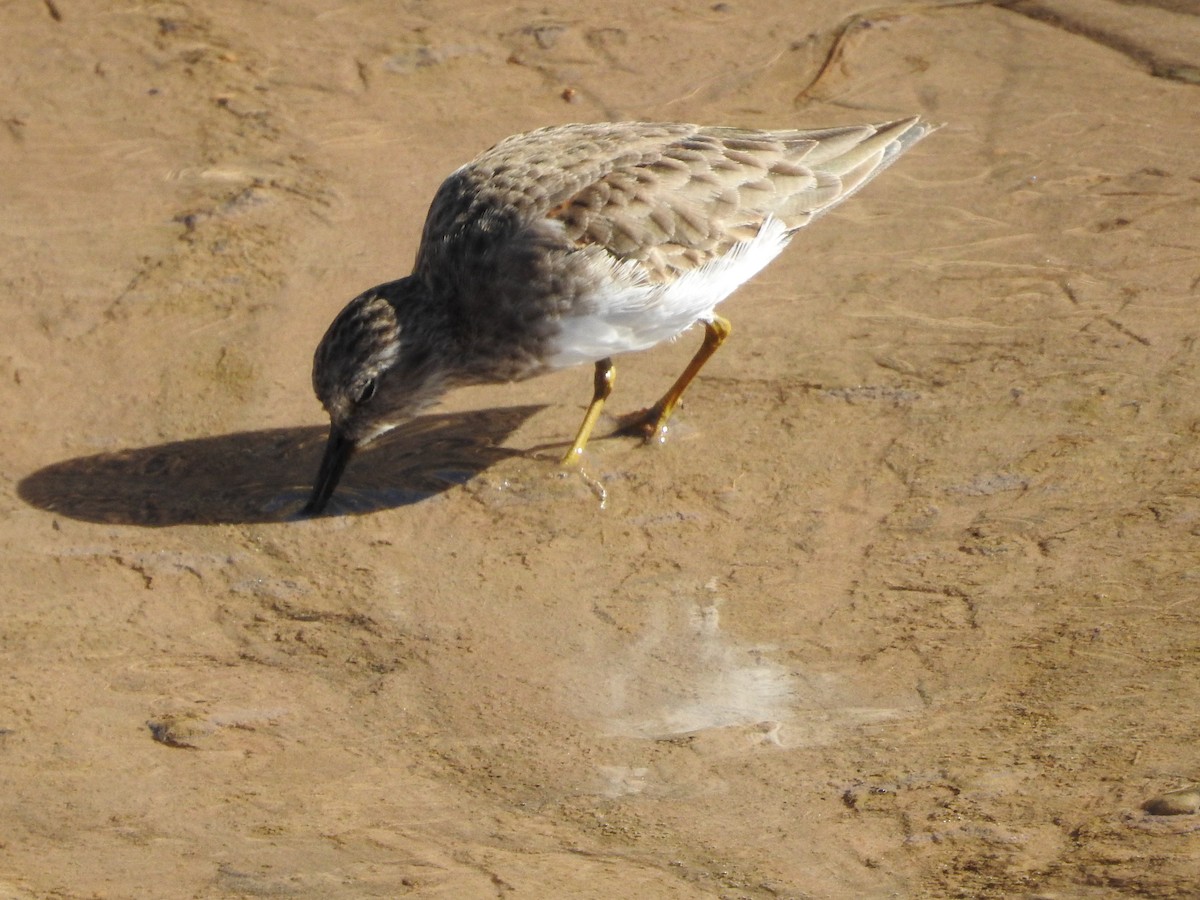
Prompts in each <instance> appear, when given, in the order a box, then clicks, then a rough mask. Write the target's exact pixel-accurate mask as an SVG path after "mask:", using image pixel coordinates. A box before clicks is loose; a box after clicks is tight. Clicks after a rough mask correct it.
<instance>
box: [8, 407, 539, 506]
mask: <svg viewBox="0 0 1200 900" xmlns="http://www.w3.org/2000/svg"><path fill="white" fill-rule="evenodd" d="M543 408H544V407H542V406H512V407H505V408H502V409H488V410H480V411H474V412H466V413H448V414H443V415H433V416H421V417H419V418H416V419H413V420H412V421H411V422H408V423H406V424H404V425H402V426H400V427H398V428H395V429H393V430H392V431H391V432H389V433H388V435H387V436H386V437H384V438H381V439H380V440H379V441H377V442H375V443H374V444H372V445H370V446H369V447H367V448H365V449H363V450H360V451H359V452H358V453H356V454H355V456H354V458H353V459H352V460H351V462H350V466H349V468H348V469H347V470H346V474H345V476H344V477H343V479H342V482H341V484H339V485H338V490H337V493H336V494H334V497H333V500H332V501H331V502H330V504H329V507H327V509H326V512H325V515H338V514H348V515H364V514H366V513H372V512H377V511H379V510H382V509H391V508H394V507H398V506H407V505H409V504H412V503H418V502H420V501H422V500H425V499H427V498H429V497H432V496H434V495H435V494H438V493H441V492H442V491H445V490H448V489H450V488H452V487H454V486H455V485H459V484H463V483H464V482H466V481H469V480H470V479H471V478H473V477H474V476H475V475H477V474H479V473H480V472H482V471H483V470H485V469H487V468H488V467H489V466H492V465H494V464H496V463H498V462H499V461H501V460H503V459H507V458H509V457H512V456H520V455H522V452H521V451H520V450H512V449H506V448H504V447H501V446H498V445H499V444H501V443H502V442H503V441H504V440H505V439H506V438H507V437H508V436H509V435H510V434H512V432H514V431H516V430H517V429H518V428H519V427H520V426H521V425H522V424H523V423H524V422H525V421H526V420H527V419H528V418H529V417H530V416H532V415H533V414H534V413H535V412H537V411H539V410H541V409H543ZM327 434H328V431H327V429H325V428H316V427H314V428H274V429H269V430H265V431H243V432H237V433H234V434H226V435H220V436H218V437H210V438H198V439H196V440H188V441H173V442H171V443H168V444H157V445H155V446H151V447H138V448H134V449H130V450H120V451H117V452H114V453H98V454H96V455H94V456H81V457H77V458H75V459H67V460H63V461H62V462H57V463H54V464H53V465H50V466H46V467H45V468H43V469H39V470H38V471H36V472H34V473H32V474H31V475H28V476H26V477H25V478H24V479H22V480H21V482H20V484H19V485H18V486H17V493H18V495H19V496H20V497H21V499H22V500H24V501H25V502H26V503H28V504H30V505H31V506H36V507H38V508H40V509H44V510H47V511H48V512H53V513H56V514H58V515H62V516H67V517H69V518H72V519H80V520H82V521H85V522H102V523H107V524H123V525H141V526H144V527H148V528H160V527H165V526H170V525H236V524H249V523H256V522H258V523H261V522H284V521H288V520H291V519H295V518H297V517H298V513H299V510H300V508H301V506H302V505H303V503H304V501H305V500H306V499H307V497H308V493H309V490H310V488H311V485H312V479H313V477H314V476H315V475H316V472H317V464H318V463H319V462H320V459H321V453H322V451H323V450H324V446H325V439H326V436H327Z"/></svg>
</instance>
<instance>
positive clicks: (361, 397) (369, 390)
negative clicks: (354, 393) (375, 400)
mask: <svg viewBox="0 0 1200 900" xmlns="http://www.w3.org/2000/svg"><path fill="white" fill-rule="evenodd" d="M374 396H375V379H374V378H372V379H371V380H370V381H368V382H367V383H366V384H364V385H363V386H362V390H361V391H359V392H358V398H357V399H356V400H355V401H354V402H355V403H359V404H362V403H367V402H368V401H370V399H371V398H372V397H374Z"/></svg>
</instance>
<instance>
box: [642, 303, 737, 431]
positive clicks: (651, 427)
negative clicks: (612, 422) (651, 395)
mask: <svg viewBox="0 0 1200 900" xmlns="http://www.w3.org/2000/svg"><path fill="white" fill-rule="evenodd" d="M732 330H733V326H732V325H730V324H729V320H728V319H722V318H721V317H720V316H713V320H712V321H711V322H705V323H704V343H702V344H701V345H700V349H699V350H697V351H696V355H695V356H693V357H692V361H691V362H689V363H688V364H687V368H686V369H684V370H683V374H682V375H680V376H679V377H678V378H676V379H675V383H674V384H673V385H671V387H670V389H669V390H668V391H667V392H666V393H665V394H663V397H662V399H661V400H659V401H658V402H657V403H655V404H654V405H653V406H651V407H650V408H649V409H645V410H642V411H641V412H640V413H634V414H633V415H632V416H629V417H628V418H627V419H625V420H624V421H622V423H621V430H622V431H632V432H638V433H641V434H643V435H644V436H645V438H646V443H650V442H651V441H658V442H659V443H660V444H661V443H662V442H663V441H665V440H666V439H667V420H668V419H670V418H671V413H673V412H674V411H675V407H676V405H677V404H678V403H679V398H680V397H682V396H683V392H684V391H685V390H687V386H688V385H689V384H691V383H692V379H693V378H695V377H696V373H697V372H699V371H700V370H701V369H702V368H704V364H705V363H706V362H708V359H709V357H710V356H712V355H713V354H714V353H716V352H717V348H718V347H720V346H721V344H723V343H725V339H726V338H727V337H729V333H730V332H731V331H732Z"/></svg>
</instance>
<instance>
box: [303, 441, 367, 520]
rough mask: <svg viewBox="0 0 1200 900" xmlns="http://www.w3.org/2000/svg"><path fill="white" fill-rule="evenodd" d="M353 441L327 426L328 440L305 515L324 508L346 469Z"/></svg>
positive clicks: (316, 513)
mask: <svg viewBox="0 0 1200 900" xmlns="http://www.w3.org/2000/svg"><path fill="white" fill-rule="evenodd" d="M355 446H356V445H355V443H354V441H352V440H350V438H348V437H346V435H345V434H343V433H342V432H341V431H339V430H338V429H337V427H336V426H332V425H331V426H330V428H329V441H328V442H327V443H326V444H325V455H324V456H323V457H321V468H320V469H318V470H317V480H316V482H315V483H314V484H313V492H312V496H311V497H309V498H308V503H307V504H305V506H304V510H303V512H302V513H301V514H302V515H305V516H318V515H320V514H321V511H322V510H324V509H325V504H327V503H328V502H329V498H330V497H332V496H333V490H334V488H336V487H337V483H338V480H339V479H340V478H341V477H342V473H343V472H344V471H346V463H348V462H350V457H351V456H353V455H354V449H355Z"/></svg>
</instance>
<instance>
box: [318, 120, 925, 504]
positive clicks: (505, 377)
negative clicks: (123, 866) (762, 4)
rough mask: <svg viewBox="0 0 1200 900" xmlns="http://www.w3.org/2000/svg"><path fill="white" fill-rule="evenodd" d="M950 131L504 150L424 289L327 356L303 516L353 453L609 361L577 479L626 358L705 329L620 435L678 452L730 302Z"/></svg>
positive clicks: (549, 131)
mask: <svg viewBox="0 0 1200 900" xmlns="http://www.w3.org/2000/svg"><path fill="white" fill-rule="evenodd" d="M934 127H935V126H932V125H929V124H928V123H925V122H922V121H921V120H920V119H919V118H917V117H913V118H908V119H899V120H896V121H893V122H884V123H882V124H878V125H851V126H844V127H837V128H823V129H819V130H811V131H757V130H753V129H742V128H714V127H704V126H699V125H685V124H679V123H645V122H626V123H601V124H592V125H558V126H552V127H549V128H542V129H540V130H538V131H532V132H529V133H528V134H520V135H515V136H513V137H510V138H507V139H505V140H503V141H501V142H500V143H499V144H496V145H495V146H494V147H492V148H491V149H490V150H487V151H485V152H484V153H483V154H481V155H480V156H479V157H477V158H476V159H475V160H473V161H472V162H469V163H467V164H466V165H465V166H463V167H462V168H460V169H458V171H456V172H454V173H453V174H452V175H450V177H449V178H447V179H446V180H445V181H444V182H443V183H442V186H441V187H440V188H439V190H438V192H437V194H436V196H435V197H434V198H433V203H432V204H431V206H430V208H429V213H428V216H427V217H426V220H425V228H424V233H423V235H422V238H421V246H420V248H419V249H418V251H417V258H416V264H415V266H414V268H413V273H412V274H411V275H409V276H408V277H406V278H401V279H400V280H398V281H392V282H388V283H387V284H381V285H379V286H377V287H373V288H371V289H370V290H368V291H366V292H365V293H362V294H360V295H359V296H358V297H356V298H354V299H353V300H351V301H350V303H349V304H348V305H347V306H346V308H345V309H343V310H342V311H341V312H340V313H339V314H338V315H337V317H336V318H335V319H334V320H333V324H331V325H330V326H329V330H328V331H327V332H326V333H325V336H324V338H322V340H321V343H320V345H319V346H318V347H317V352H316V355H315V358H314V360H313V375H312V378H313V388H314V389H315V390H316V393H317V397H318V398H320V400H321V403H322V404H323V405H324V407H325V409H326V411H327V412H328V413H329V417H330V420H331V426H330V431H329V440H328V443H327V444H326V447H325V455H324V457H323V458H322V460H321V466H320V470H319V472H318V474H317V479H316V483H315V485H314V487H313V491H312V496H311V497H310V498H309V501H308V504H307V505H306V506H305V508H304V512H305V513H306V514H309V515H315V514H318V513H320V512H321V511H322V510H323V509H324V508H325V505H326V504H327V503H328V502H329V498H330V497H331V496H332V495H333V491H334V488H335V487H336V486H337V483H338V479H339V478H340V477H341V475H342V472H343V471H344V469H345V467H346V463H347V462H348V461H349V459H350V457H351V455H352V454H353V452H354V451H355V449H357V448H359V447H362V446H364V445H366V444H369V443H370V442H371V441H373V440H375V439H376V438H377V437H379V436H380V435H381V434H383V433H384V432H386V431H388V430H389V429H391V428H394V427H395V426H397V425H399V424H401V423H402V422H404V421H406V420H408V419H410V418H412V417H413V416H415V415H416V414H417V413H418V412H420V411H421V410H422V409H424V408H426V407H428V406H429V405H430V404H432V403H433V402H435V401H436V400H437V399H438V398H439V397H440V396H441V395H442V394H443V393H444V392H445V391H446V390H448V389H450V388H453V387H456V386H459V385H465V384H479V383H485V382H504V381H517V380H521V379H525V378H529V377H531V376H533V375H538V374H541V373H544V372H548V371H551V370H554V369H560V368H564V367H566V366H574V365H578V364H580V363H593V364H594V365H595V380H594V385H593V393H592V401H591V403H590V404H589V406H588V409H587V413H586V414H585V416H584V419H583V422H582V424H581V425H580V426H579V430H578V432H577V433H576V435H575V440H574V441H573V442H572V444H571V447H570V449H569V450H568V451H567V453H566V455H565V456H564V458H563V462H564V463H565V464H571V463H574V462H577V461H578V460H579V459H580V458H581V457H582V454H583V448H584V445H585V444H586V443H587V440H588V437H589V436H590V435H591V432H592V429H593V427H594V426H595V424H596V421H597V419H598V418H599V416H600V411H601V409H602V407H603V405H604V401H605V400H606V399H607V398H608V396H609V394H610V393H611V391H612V388H613V380H614V371H615V370H614V367H613V362H612V358H613V356H615V355H616V354H618V353H628V352H630V351H635V350H645V349H647V348H649V347H652V346H654V345H655V344H658V343H660V342H661V341H664V340H667V339H669V338H673V337H675V336H676V335H678V334H680V333H681V332H683V331H684V330H686V329H687V328H689V327H690V326H691V325H693V324H695V323H697V322H700V323H703V325H704V340H703V343H702V344H701V346H700V349H699V350H698V351H697V352H696V355H695V356H694V357H693V358H692V360H691V362H690V363H689V364H688V366H687V368H686V369H684V371H683V373H682V374H681V375H680V376H679V378H678V379H677V380H676V381H675V383H674V384H673V385H671V387H670V388H669V389H668V390H667V392H666V393H665V394H664V395H663V397H662V399H660V400H659V401H658V402H657V403H655V404H654V405H653V406H651V407H649V408H647V409H645V410H642V411H641V412H640V413H635V414H633V415H632V416H629V417H626V419H625V420H624V423H623V424H624V426H625V427H626V428H627V429H629V430H635V431H638V432H640V433H642V434H643V435H644V436H645V437H646V439H647V440H658V441H661V440H663V439H664V438H665V436H666V428H667V421H668V420H669V419H670V416H671V413H672V411H673V410H674V408H675V406H676V404H677V403H678V402H679V398H680V396H681V395H682V394H683V392H684V390H685V389H686V388H687V386H688V383H689V382H690V381H691V380H692V378H694V377H695V375H696V373H697V372H698V371H700V369H701V367H703V365H704V363H705V362H706V361H707V360H708V358H709V357H710V356H712V354H713V353H714V352H716V350H717V348H718V347H719V346H720V345H721V343H722V342H723V341H724V340H725V338H726V337H728V335H729V331H730V326H729V322H727V321H726V320H725V319H723V318H721V317H720V316H719V315H717V314H716V311H715V310H716V306H717V304H718V303H720V302H721V301H722V300H724V299H725V298H726V297H728V296H729V295H730V294H731V293H733V291H734V290H736V289H737V287H738V286H739V285H741V284H742V283H743V282H745V281H746V280H748V279H750V278H751V277H753V276H754V275H755V274H756V273H757V272H758V271H759V270H761V269H762V268H763V267H764V266H766V265H767V263H769V262H770V261H771V260H772V259H774V258H775V257H776V256H777V255H778V254H779V253H780V251H782V250H783V248H784V247H785V246H787V243H788V241H790V240H791V238H792V236H793V235H794V234H795V232H796V231H797V230H798V229H800V228H802V227H803V226H805V225H807V224H808V223H809V222H811V221H812V220H813V219H815V218H816V217H817V216H819V215H820V214H821V213H823V212H825V211H826V210H828V209H830V208H831V207H833V206H836V205H837V204H839V203H841V202H842V201H843V200H845V199H846V198H847V197H849V196H850V195H851V194H853V193H854V192H855V191H857V190H858V189H859V188H860V187H862V186H863V185H864V184H866V183H867V182H868V181H870V180H871V179H872V178H874V177H875V176H876V175H878V174H879V173H880V172H881V171H882V170H883V169H884V168H885V167H887V166H888V165H889V164H890V163H892V162H893V161H895V159H896V158H897V157H898V156H900V154H902V153H903V152H904V151H906V150H908V149H909V148H910V147H912V146H913V145H914V144H915V143H917V141H919V140H921V138H923V137H925V135H927V134H929V132H931V131H932V130H933V129H934Z"/></svg>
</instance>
